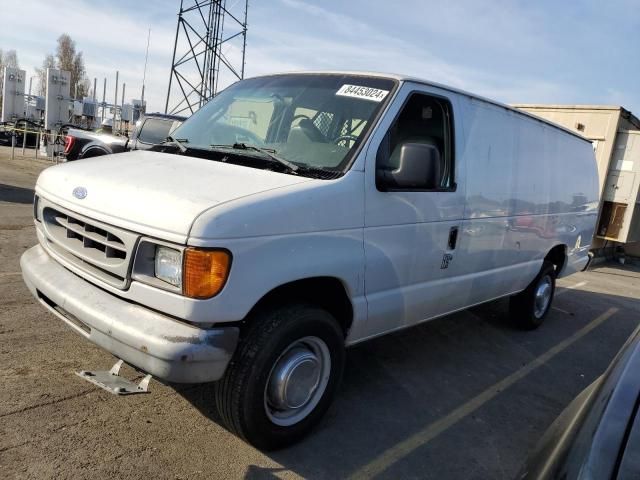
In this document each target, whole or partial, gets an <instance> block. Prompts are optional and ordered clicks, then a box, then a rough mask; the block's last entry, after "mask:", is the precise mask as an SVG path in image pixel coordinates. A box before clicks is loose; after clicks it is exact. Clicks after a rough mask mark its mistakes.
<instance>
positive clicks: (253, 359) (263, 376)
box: [215, 305, 345, 450]
mask: <svg viewBox="0 0 640 480" xmlns="http://www.w3.org/2000/svg"><path fill="white" fill-rule="evenodd" d="M344 358H345V353H344V336H343V333H342V330H341V328H340V327H339V325H338V323H337V321H336V320H335V319H334V318H333V316H332V315H331V314H329V313H328V312H326V311H325V310H322V309H320V308H317V307H314V306H309V305H295V306H286V307H280V308H275V309H270V310H266V311H263V312H260V313H258V314H257V315H255V316H254V318H252V319H250V324H249V327H248V329H247V332H246V333H245V335H243V338H242V339H241V343H240V344H239V345H238V350H237V351H236V353H235V355H234V358H233V360H232V362H231V363H230V364H229V366H228V368H227V371H226V373H225V376H224V377H223V378H222V379H221V380H220V381H219V382H217V384H216V388H215V392H216V394H215V396H216V406H217V408H218V411H219V412H220V416H221V417H222V420H223V422H224V423H225V424H226V426H227V428H228V429H229V430H231V431H232V432H234V433H235V434H237V435H238V436H239V437H241V438H243V439H245V440H246V441H248V442H249V443H251V444H252V445H254V446H255V447H257V448H260V449H263V450H272V449H275V448H282V447H285V446H287V445H290V444H291V443H293V442H295V441H297V440H299V439H300V438H302V437H303V436H304V435H306V434H307V433H309V431H310V430H311V429H312V428H313V427H314V426H315V425H316V424H317V423H318V422H319V421H320V420H321V418H322V416H323V415H324V413H325V412H326V410H327V409H328V408H329V405H330V404H331V401H332V400H333V397H334V395H335V392H336V390H337V387H338V385H339V383H340V378H341V377H342V371H343V369H344Z"/></svg>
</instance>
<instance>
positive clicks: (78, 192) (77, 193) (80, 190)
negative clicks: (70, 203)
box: [73, 187, 87, 200]
mask: <svg viewBox="0 0 640 480" xmlns="http://www.w3.org/2000/svg"><path fill="white" fill-rule="evenodd" d="M73 196H74V197H76V198H77V199H78V200H83V199H85V198H86V197H87V189H86V188H84V187H76V188H74V189H73Z"/></svg>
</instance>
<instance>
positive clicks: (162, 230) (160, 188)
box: [36, 151, 312, 243]
mask: <svg viewBox="0 0 640 480" xmlns="http://www.w3.org/2000/svg"><path fill="white" fill-rule="evenodd" d="M309 181H312V180H311V179H309V178H305V177H297V176H294V175H287V174H283V173H278V172H272V171H268V170H259V169H256V168H249V167H243V166H238V165H231V164H227V163H221V162H217V161H213V160H206V159H201V158H194V157H187V156H182V155H172V154H167V153H160V152H149V151H134V152H128V153H119V154H115V155H105V156H102V157H96V158H89V159H84V160H78V161H75V162H72V163H66V164H61V165H56V166H54V167H50V168H47V169H46V170H44V171H43V172H42V173H41V174H40V177H39V178H38V183H37V185H36V192H38V194H40V195H42V196H43V197H45V198H47V199H49V200H50V201H52V202H55V203H57V204H59V205H60V206H62V207H64V208H67V209H69V210H71V211H75V212H77V213H79V214H81V215H85V216H88V217H91V218H95V219H97V220H100V221H102V222H105V223H110V224H114V225H116V226H119V227H122V228H126V229H129V230H132V231H134V232H137V233H142V234H145V235H150V236H154V237H158V238H162V239H165V240H169V241H175V242H179V243H185V242H186V240H187V237H188V235H189V231H190V229H191V225H192V224H193V221H194V220H195V219H196V218H197V217H198V215H200V214H201V213H202V212H204V211H206V210H208V209H210V208H211V207H215V206H217V205H220V204H222V203H227V202H230V201H233V200H237V199H239V198H243V197H247V196H250V195H254V194H257V193H261V192H266V191H268V190H274V189H279V188H284V187H288V186H291V185H296V184H300V183H305V182H309ZM74 190H75V193H76V194H75V195H74ZM82 193H85V195H84V198H78V197H83V195H82Z"/></svg>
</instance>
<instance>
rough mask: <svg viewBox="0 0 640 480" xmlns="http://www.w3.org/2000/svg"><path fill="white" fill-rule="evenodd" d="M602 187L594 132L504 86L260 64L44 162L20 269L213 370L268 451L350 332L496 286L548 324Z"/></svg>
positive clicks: (48, 290) (135, 337) (77, 313)
mask: <svg viewBox="0 0 640 480" xmlns="http://www.w3.org/2000/svg"><path fill="white" fill-rule="evenodd" d="M597 185H598V184H597V173H596V163H595V158H594V153H593V148H592V146H591V144H590V143H589V141H587V140H585V139H584V138H582V137H580V136H578V135H576V134H574V133H572V132H570V131H568V130H565V129H563V128H562V127H560V126H557V125H555V124H552V123H549V122H547V121H544V120H542V119H539V118H536V117H533V116H530V115H528V114H526V113H523V112H521V111H517V110H514V109H512V108H510V107H508V106H505V105H501V104H499V103H496V102H493V101H491V100H486V99H483V98H479V97H477V96H475V95H472V94H469V93H464V92H461V91H458V90H456V89H453V88H449V87H446V86H443V85H438V84H435V83H432V82H428V81H424V80H418V79H413V78H408V77H403V76H397V75H378V74H364V73H363V74H359V73H334V72H323V73H301V74H283V75H272V76H263V77H258V78H252V79H247V80H243V81H240V82H238V83H236V84H234V85H233V86H231V87H229V88H227V89H226V90H224V91H223V92H221V93H219V94H218V95H216V96H215V97H214V98H213V99H212V100H211V101H210V102H209V103H207V104H206V105H204V106H203V107H202V108H201V109H200V110H199V111H198V112H196V113H195V114H194V115H193V116H192V117H191V118H189V119H188V120H187V121H186V122H185V123H184V124H182V126H180V127H179V128H177V129H176V130H175V132H173V133H172V139H171V141H170V142H167V143H165V144H163V145H160V146H156V147H154V148H153V149H152V150H151V151H134V152H129V153H124V154H120V155H117V156H108V157H105V158H104V159H94V160H93V161H91V162H74V163H68V164H62V165H58V166H54V167H51V168H48V169H46V170H44V171H43V172H42V174H41V175H40V177H39V179H38V182H37V185H36V196H35V204H34V214H35V226H36V231H37V235H38V241H39V244H38V245H37V246H35V247H33V248H31V249H30V250H28V251H27V252H26V253H24V255H23V256H22V259H21V267H22V271H23V275H24V280H25V282H26V284H27V286H28V287H29V290H30V291H31V292H32V294H33V295H34V296H35V297H36V298H37V299H38V300H39V301H40V303H41V304H42V305H43V306H44V307H45V308H47V309H48V310H49V311H50V312H52V313H53V314H54V315H56V316H57V317H58V318H60V319H61V320H63V321H64V322H65V323H66V324H67V325H68V326H70V327H71V328H72V329H74V330H75V331H76V332H77V333H79V334H80V335H82V336H84V337H85V338H87V339H89V340H90V341H92V342H94V343H96V344H97V345H99V346H101V347H102V348H104V349H106V350H108V351H110V352H111V353H112V354H113V355H115V356H116V357H118V358H120V359H122V360H123V361H124V362H126V363H128V364H131V365H133V366H134V367H136V368H138V369H140V370H142V371H144V372H147V373H149V374H151V375H153V376H155V377H157V378H159V379H163V380H165V381H168V382H191V383H199V382H211V381H215V382H216V383H215V396H214V397H213V398H212V399H211V402H212V403H214V404H215V405H216V406H217V408H218V410H219V411H220V415H221V418H222V420H223V422H224V423H225V424H226V426H227V427H228V428H229V429H230V430H232V431H234V432H236V433H237V434H238V435H239V436H241V437H242V438H244V439H246V440H247V441H249V442H250V443H252V444H253V445H255V446H257V447H259V448H263V449H270V448H277V447H282V446H284V445H287V444H290V443H291V442H294V441H296V440H298V439H299V438H301V437H302V436H303V435H305V434H306V433H308V432H309V431H310V429H311V428H312V427H313V426H314V425H315V424H317V423H318V421H319V420H320V419H321V417H322V416H323V414H324V413H325V412H326V410H327V408H328V407H329V404H330V402H331V400H332V398H333V397H334V396H335V394H336V390H337V388H338V384H339V382H340V377H341V375H342V371H343V368H344V365H345V347H348V346H351V345H354V344H357V343H358V342H362V341H364V340H367V339H370V338H373V337H377V336H380V335H383V334H386V333H389V332H393V331H396V330H399V329H402V328H407V327H411V326H414V325H417V324H419V323H421V322H424V321H427V320H430V319H433V318H436V317H441V316H443V315H447V314H449V313H452V312H455V311H458V310H462V309H466V308H468V307H470V306H473V305H477V304H479V303H483V302H487V301H490V300H493V299H496V298H500V297H511V301H510V306H511V316H512V317H513V321H514V322H516V323H517V324H518V325H520V326H521V327H523V328H526V329H532V328H536V327H538V326H539V325H540V324H541V323H542V322H543V320H544V319H545V316H546V315H547V313H548V311H549V308H550V305H551V302H552V299H553V295H554V290H555V280H556V278H558V277H561V276H565V275H569V274H571V273H573V272H575V271H578V270H581V269H583V268H585V267H586V265H587V263H588V260H589V256H588V253H589V247H590V242H591V238H592V235H593V232H594V225H595V222H596V215H597V201H598V186H597ZM120 392H122V390H120Z"/></svg>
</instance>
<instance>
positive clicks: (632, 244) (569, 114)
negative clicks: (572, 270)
mask: <svg viewBox="0 0 640 480" xmlns="http://www.w3.org/2000/svg"><path fill="white" fill-rule="evenodd" d="M514 107H516V108H518V109H520V110H524V111H526V112H528V113H531V114H533V115H536V116H538V117H542V118H544V119H546V120H550V121H552V122H554V123H557V124H559V125H562V126H563V127H565V128H568V129H570V130H573V131H575V132H577V133H579V134H581V135H583V136H584V137H586V138H588V139H589V140H591V141H592V142H593V148H594V150H595V153H596V160H597V163H598V175H599V178H600V214H599V219H598V225H597V228H596V238H595V239H594V247H595V248H601V247H604V246H605V245H607V246H611V245H619V244H624V246H625V251H626V252H627V253H630V254H635V255H640V243H637V242H640V198H639V196H638V194H639V190H640V120H639V119H638V118H637V117H635V116H634V115H633V114H632V113H631V112H629V111H628V110H625V109H624V108H622V107H619V106H602V105H530V104H520V105H514ZM576 173H577V174H579V172H576Z"/></svg>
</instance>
